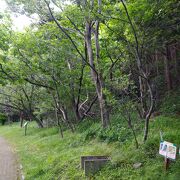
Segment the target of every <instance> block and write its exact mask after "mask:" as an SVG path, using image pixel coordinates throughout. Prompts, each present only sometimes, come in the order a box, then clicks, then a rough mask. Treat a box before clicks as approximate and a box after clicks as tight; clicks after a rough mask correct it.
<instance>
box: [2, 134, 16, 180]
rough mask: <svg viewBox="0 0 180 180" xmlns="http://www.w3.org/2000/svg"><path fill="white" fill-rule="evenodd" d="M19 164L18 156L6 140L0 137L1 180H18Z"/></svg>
mask: <svg viewBox="0 0 180 180" xmlns="http://www.w3.org/2000/svg"><path fill="white" fill-rule="evenodd" d="M17 179H18V165H17V160H16V156H15V154H14V152H13V149H12V148H11V146H10V145H9V144H8V143H7V142H6V140H5V139H4V138H2V137H0V180H17Z"/></svg>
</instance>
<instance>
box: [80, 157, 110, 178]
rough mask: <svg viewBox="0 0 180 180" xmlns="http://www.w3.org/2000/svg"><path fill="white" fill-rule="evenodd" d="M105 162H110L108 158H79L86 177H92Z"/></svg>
mask: <svg viewBox="0 0 180 180" xmlns="http://www.w3.org/2000/svg"><path fill="white" fill-rule="evenodd" d="M107 162H110V158H109V157H108V156H81V169H84V172H85V175H86V176H89V175H93V174H95V173H96V172H97V171H99V170H100V169H101V168H102V167H103V166H104V165H105V164H106V163H107Z"/></svg>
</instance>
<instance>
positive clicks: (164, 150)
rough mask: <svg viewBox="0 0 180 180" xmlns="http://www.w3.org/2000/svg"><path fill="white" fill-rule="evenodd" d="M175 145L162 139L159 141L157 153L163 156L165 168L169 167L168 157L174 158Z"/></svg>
mask: <svg viewBox="0 0 180 180" xmlns="http://www.w3.org/2000/svg"><path fill="white" fill-rule="evenodd" d="M176 152H177V147H176V145H174V144H173V143H170V142H167V141H162V142H161V143H160V148H159V154H160V155H162V156H164V157H165V169H166V170H167V169H168V167H169V163H170V159H172V160H175V159H176Z"/></svg>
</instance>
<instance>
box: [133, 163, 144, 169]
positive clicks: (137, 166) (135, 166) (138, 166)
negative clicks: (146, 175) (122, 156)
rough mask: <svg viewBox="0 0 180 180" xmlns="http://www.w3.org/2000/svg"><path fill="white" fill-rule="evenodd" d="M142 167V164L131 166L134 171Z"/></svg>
mask: <svg viewBox="0 0 180 180" xmlns="http://www.w3.org/2000/svg"><path fill="white" fill-rule="evenodd" d="M141 166H142V163H135V164H133V168H134V169H138V168H140V167H141Z"/></svg>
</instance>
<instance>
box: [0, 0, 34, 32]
mask: <svg viewBox="0 0 180 180" xmlns="http://www.w3.org/2000/svg"><path fill="white" fill-rule="evenodd" d="M7 8H8V6H7V4H6V2H5V1H4V0H0V12H4V11H5V10H7ZM11 18H12V20H13V29H14V30H17V31H23V30H24V28H25V27H28V26H29V25H30V24H31V23H32V20H31V19H30V18H28V17H27V16H25V15H18V16H15V15H14V14H13V13H11Z"/></svg>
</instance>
